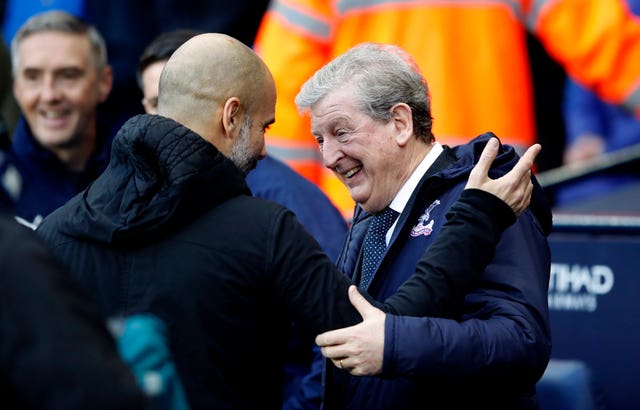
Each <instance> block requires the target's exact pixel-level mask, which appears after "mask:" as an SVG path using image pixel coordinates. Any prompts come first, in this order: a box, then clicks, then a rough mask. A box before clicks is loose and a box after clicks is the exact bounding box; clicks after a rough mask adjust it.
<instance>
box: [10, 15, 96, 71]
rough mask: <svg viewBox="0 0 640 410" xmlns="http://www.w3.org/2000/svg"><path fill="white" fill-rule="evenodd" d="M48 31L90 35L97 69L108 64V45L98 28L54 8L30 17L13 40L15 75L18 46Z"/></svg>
mask: <svg viewBox="0 0 640 410" xmlns="http://www.w3.org/2000/svg"><path fill="white" fill-rule="evenodd" d="M47 31H58V32H61V33H71V34H83V35H86V36H88V37H89V43H90V44H91V57H92V61H93V65H94V66H95V68H96V69H97V70H101V69H103V68H104V67H106V66H107V45H106V43H105V41H104V38H102V35H100V33H99V32H98V30H97V29H96V28H95V27H94V26H92V25H89V24H87V23H85V22H84V21H82V20H81V19H79V18H77V17H75V16H74V15H72V14H69V13H67V12H64V11H59V10H52V11H45V12H43V13H39V14H36V15H34V16H32V17H30V18H29V19H28V20H27V21H26V22H25V23H24V24H23V25H22V26H21V27H20V29H19V30H18V32H17V33H16V35H15V36H14V37H13V40H11V66H12V68H13V74H14V75H15V73H16V70H17V69H18V62H19V61H18V59H19V57H20V56H19V54H18V48H19V47H20V44H21V43H22V41H24V39H26V38H27V37H29V36H30V35H32V34H36V33H43V32H47Z"/></svg>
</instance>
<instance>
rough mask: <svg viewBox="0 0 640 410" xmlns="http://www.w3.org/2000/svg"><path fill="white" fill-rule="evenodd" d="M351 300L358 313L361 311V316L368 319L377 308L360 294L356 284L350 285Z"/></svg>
mask: <svg viewBox="0 0 640 410" xmlns="http://www.w3.org/2000/svg"><path fill="white" fill-rule="evenodd" d="M349 301H350V302H351V304H352V305H353V307H354V308H356V310H357V311H358V313H360V316H362V318H363V319H366V318H367V317H368V316H370V315H371V314H373V313H374V312H375V311H376V310H377V308H375V307H374V306H373V305H372V304H370V303H369V302H367V299H365V298H364V296H362V295H361V294H360V292H359V291H358V288H357V287H356V286H355V285H351V286H349Z"/></svg>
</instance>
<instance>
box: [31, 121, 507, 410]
mask: <svg viewBox="0 0 640 410" xmlns="http://www.w3.org/2000/svg"><path fill="white" fill-rule="evenodd" d="M112 152H113V155H112V160H111V163H110V165H109V167H108V168H107V170H106V171H105V173H104V174H103V175H102V176H100V177H99V178H98V179H97V180H96V181H95V182H94V183H93V184H92V185H91V186H90V187H89V188H88V189H87V190H86V191H85V192H83V193H81V194H80V195H78V196H76V197H75V198H74V199H72V200H71V201H70V202H69V203H67V204H66V205H65V206H64V207H62V208H60V209H58V210H57V211H55V212H54V213H53V214H51V215H50V216H49V217H47V218H46V219H45V220H44V221H43V223H42V224H41V226H40V228H39V229H38V232H40V233H41V234H42V235H43V237H44V238H46V240H47V241H48V242H49V243H50V244H51V245H52V247H53V249H54V251H55V253H56V254H57V255H58V256H60V257H61V258H62V259H63V260H65V261H66V262H67V263H68V264H69V266H70V269H71V271H72V272H73V273H74V275H75V276H76V277H77V278H79V280H81V281H82V283H83V284H84V285H85V286H86V287H87V288H88V289H89V290H90V292H91V293H92V295H93V297H94V298H95V299H96V300H97V302H98V304H99V305H100V307H101V308H102V311H103V313H104V314H105V315H108V316H113V315H128V314H132V313H138V312H151V313H154V314H156V315H157V316H159V317H160V318H161V319H163V320H164V321H165V322H166V324H167V326H168V329H169V335H170V344H171V349H172V353H173V355H174V359H175V362H176V366H177V368H178V372H179V373H180V375H181V378H182V381H183V383H184V386H185V390H186V391H187V395H188V397H189V400H190V404H191V406H192V408H194V409H200V408H209V409H211V408H215V409H222V408H245V409H256V408H263V409H265V408H279V407H280V405H281V397H280V394H281V390H282V389H281V387H282V386H281V382H282V380H281V379H282V374H281V373H282V362H283V351H284V349H285V347H286V340H287V336H286V332H287V331H288V329H289V324H290V321H291V320H292V319H294V320H296V322H297V323H299V324H301V325H303V326H306V328H307V330H308V331H309V332H312V334H317V333H319V332H323V331H325V330H328V329H330V328H335V327H342V326H345V325H350V324H354V323H357V322H358V321H359V320H360V317H359V315H358V314H357V312H356V311H355V310H354V309H353V307H351V305H350V303H349V301H348V297H347V287H348V286H349V285H350V284H351V281H350V280H349V279H348V278H347V277H346V276H344V275H342V274H341V273H339V272H338V271H337V270H336V268H335V267H334V266H333V264H332V263H331V262H330V260H329V259H328V257H327V256H325V254H324V253H323V252H322V251H321V249H320V247H319V245H318V244H317V242H316V241H315V240H314V239H313V238H312V237H311V236H310V235H309V234H308V233H307V232H306V231H305V229H304V228H303V227H302V226H301V225H300V224H299V223H298V221H297V220H296V218H295V216H294V215H293V214H292V213H291V212H290V211H288V210H286V209H285V208H283V207H281V206H280V205H277V204H275V203H272V202H269V201H266V200H262V199H258V198H254V197H251V195H250V191H249V189H248V188H247V186H246V184H245V182H244V180H243V177H242V174H241V173H240V172H239V171H238V170H237V168H236V167H235V166H234V164H233V163H232V162H231V161H230V160H229V159H227V158H226V157H224V156H223V155H222V154H220V153H219V152H218V151H217V149H216V148H215V147H214V146H213V145H211V144H209V143H208V142H206V141H205V140H204V139H202V138H201V137H199V136H198V135H196V134H194V133H193V132H192V131H190V130H189V129H187V128H185V127H183V126H181V125H180V124H178V123H176V122H174V121H172V120H170V119H167V118H164V117H160V116H149V115H141V116H137V117H134V118H133V119H131V120H130V121H129V122H127V123H126V124H125V125H124V126H123V128H122V129H121V131H120V133H119V134H118V136H117V137H116V140H115V142H114V146H113V150H112ZM476 194H477V193H476ZM487 195H488V194H487ZM494 201H496V202H497V203H496V202H490V206H488V207H487V208H490V209H486V210H485V211H486V212H487V214H488V217H483V218H482V219H483V221H484V222H478V223H479V224H480V225H482V228H481V229H483V230H484V229H486V230H487V231H488V233H486V234H485V235H484V236H485V237H486V238H487V240H486V245H487V247H490V246H493V244H494V243H495V242H496V241H497V238H498V237H499V234H500V231H501V230H502V229H503V228H505V227H506V226H507V225H508V224H510V223H511V222H513V219H514V218H513V214H510V215H509V212H510V211H508V210H507V211H506V212H505V208H504V206H506V205H504V204H502V203H501V202H500V201H498V200H496V199H495V198H494ZM494 206H495V207H497V208H493V207H494ZM501 206H502V207H501ZM460 208H461V209H460V215H466V216H467V218H468V219H472V218H469V215H471V214H473V213H474V212H475V210H474V208H473V206H471V205H470V204H466V205H464V206H461V207H460ZM496 209H497V210H496ZM491 216H493V217H491ZM492 220H499V223H497V224H495V226H492V225H491V224H490V222H489V221H492ZM485 225H489V226H488V227H487V226H485ZM445 238H446V236H445ZM455 240H459V238H455ZM478 246H480V248H481V249H484V248H482V246H483V244H482V243H481V244H480V245H478ZM489 253H490V252H489ZM439 261H441V259H438V258H432V260H430V261H428V262H426V263H425V265H424V266H423V273H425V274H426V273H428V272H432V271H434V269H433V265H435V264H438V263H439ZM476 263H480V264H482V263H485V264H486V263H488V260H486V261H484V260H483V258H478V261H477V262H476ZM469 265H471V266H472V268H469V266H468V265H467V268H468V269H467V270H466V271H469V270H472V271H473V264H472V263H470V264H469ZM456 269H458V270H459V272H456V274H459V275H460V276H463V274H464V273H465V272H466V271H465V269H464V268H462V267H460V268H459V267H456ZM480 270H481V269H480ZM443 283H444V282H443ZM414 288H418V289H419V290H422V288H420V287H419V286H417V287H414ZM413 292H414V290H411V289H410V291H409V292H408V293H405V294H404V295H402V294H401V295H399V297H398V299H397V305H396V307H395V309H396V311H397V312H402V311H403V306H409V305H410V304H412V303H413V300H415V299H416V297H417V298H418V299H424V298H423V297H422V296H421V295H424V294H425V293H424V292H422V294H420V293H418V292H416V293H415V295H414V297H411V296H407V295H408V294H409V295H411V294H413ZM425 306H426V307H425V310H424V311H427V310H428V303H425Z"/></svg>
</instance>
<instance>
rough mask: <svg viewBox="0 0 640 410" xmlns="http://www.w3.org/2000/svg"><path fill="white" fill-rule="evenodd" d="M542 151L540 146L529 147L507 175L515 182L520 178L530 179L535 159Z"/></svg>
mask: <svg viewBox="0 0 640 410" xmlns="http://www.w3.org/2000/svg"><path fill="white" fill-rule="evenodd" d="M541 150H542V146H541V145H540V144H533V145H532V146H530V147H529V148H528V149H527V150H526V151H525V153H524V154H523V155H522V156H521V157H520V159H519V160H518V163H516V165H515V166H514V167H513V169H512V170H511V171H509V172H508V173H507V175H510V177H513V178H516V180H520V179H521V178H524V177H525V176H526V177H530V176H531V172H530V171H531V168H532V167H533V164H534V163H535V160H536V157H537V156H538V154H539V153H540V151H541Z"/></svg>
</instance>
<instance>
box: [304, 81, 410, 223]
mask: <svg viewBox="0 0 640 410" xmlns="http://www.w3.org/2000/svg"><path fill="white" fill-rule="evenodd" d="M356 101H357V100H356V96H355V94H354V86H353V85H351V86H347V87H341V88H339V89H337V90H336V91H333V92H331V93H329V94H328V95H326V96H325V97H324V98H322V99H321V100H320V101H318V103H316V104H315V105H314V106H313V107H311V109H310V111H309V114H310V117H311V128H312V133H313V135H314V136H315V138H316V140H317V141H318V144H319V145H320V150H321V152H322V158H323V160H324V165H325V166H326V167H327V168H329V169H331V170H332V171H333V173H334V174H335V175H336V176H337V177H338V178H339V179H340V181H341V182H342V183H343V184H345V186H346V187H347V188H348V189H349V193H350V194H351V198H353V200H354V201H356V202H357V203H359V204H360V206H362V208H364V209H365V210H366V211H368V212H374V213H375V212H378V211H380V210H382V209H383V208H384V207H386V206H387V205H389V203H391V201H392V200H393V198H394V197H395V195H396V194H397V193H398V191H399V189H400V187H401V186H402V184H403V183H404V181H406V178H407V170H406V166H405V164H404V163H403V159H404V158H403V142H402V141H404V140H406V138H404V135H406V132H407V131H406V130H403V129H399V128H398V124H397V123H396V121H395V120H394V119H392V120H390V121H388V122H386V123H384V122H382V121H376V120H374V119H373V118H371V117H370V116H368V115H367V114H365V113H363V112H361V111H359V110H358V109H357V105H356Z"/></svg>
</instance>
